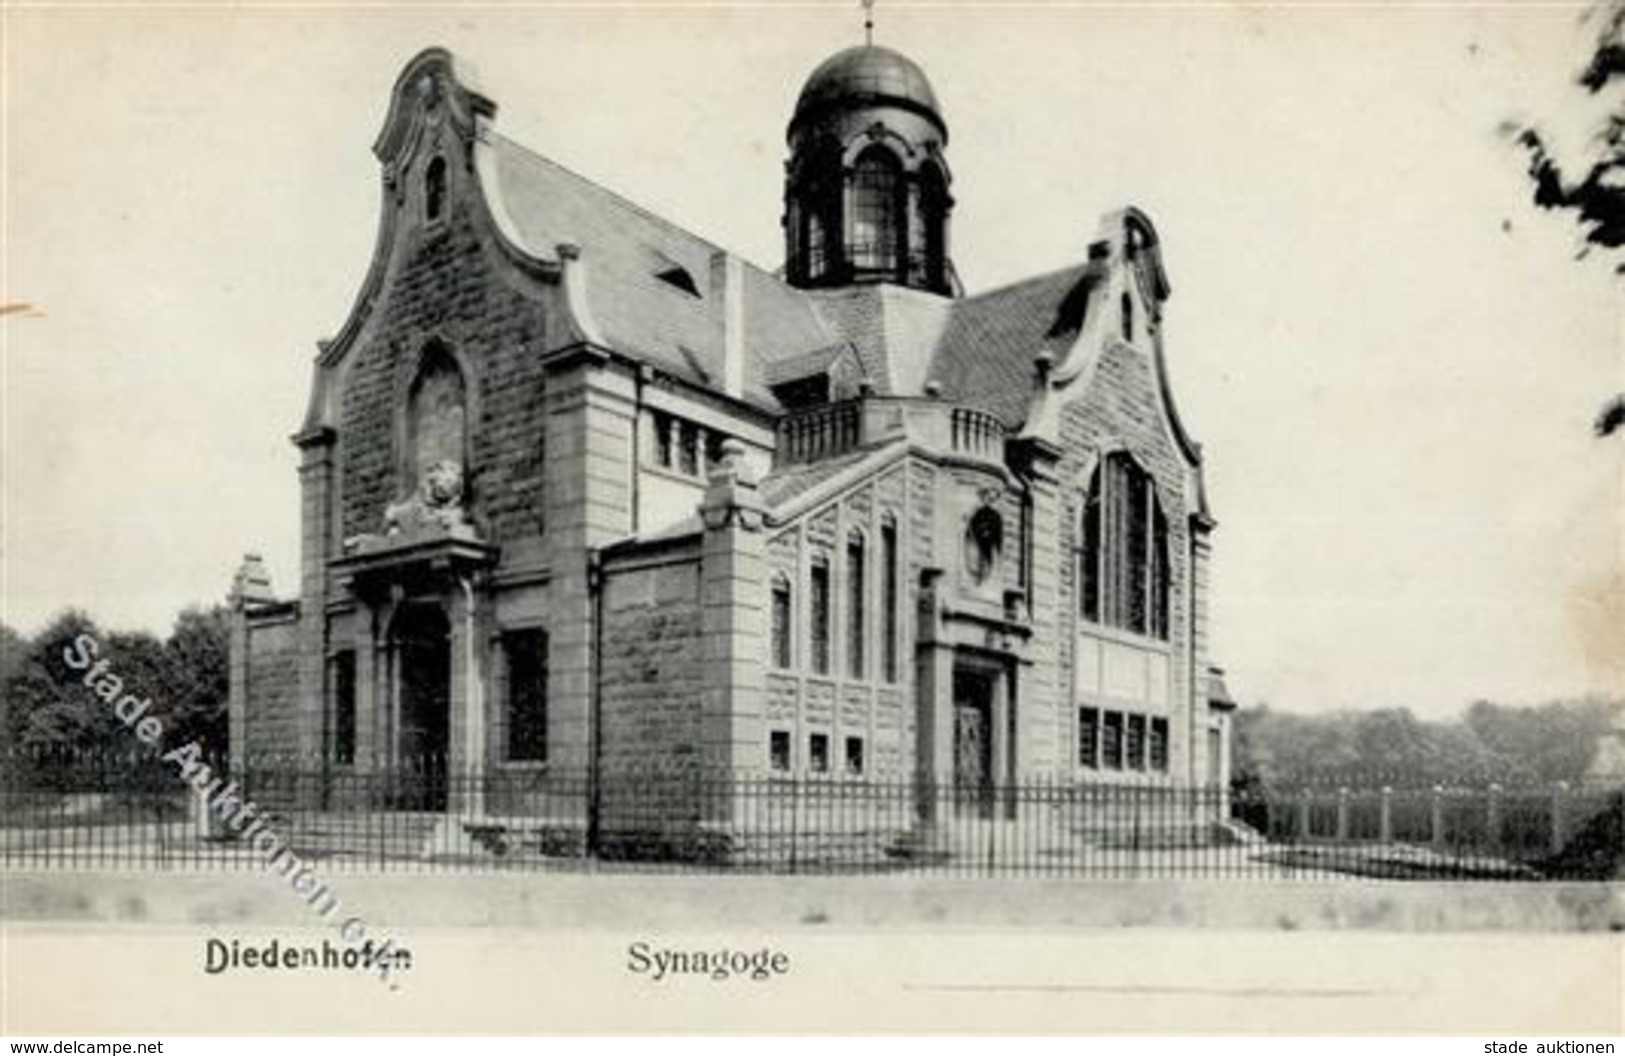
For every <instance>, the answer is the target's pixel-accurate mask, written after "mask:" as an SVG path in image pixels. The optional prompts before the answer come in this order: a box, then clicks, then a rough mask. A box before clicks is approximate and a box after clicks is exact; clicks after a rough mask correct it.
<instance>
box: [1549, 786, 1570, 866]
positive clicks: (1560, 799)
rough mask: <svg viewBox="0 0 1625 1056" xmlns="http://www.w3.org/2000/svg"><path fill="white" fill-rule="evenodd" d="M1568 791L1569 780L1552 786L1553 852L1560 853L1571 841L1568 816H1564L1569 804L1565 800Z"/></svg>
mask: <svg viewBox="0 0 1625 1056" xmlns="http://www.w3.org/2000/svg"><path fill="white" fill-rule="evenodd" d="M1568 792H1569V783H1568V782H1567V781H1559V782H1558V783H1557V784H1556V785H1555V786H1554V787H1553V788H1552V853H1553V854H1558V853H1560V852H1561V851H1562V850H1563V847H1564V846H1565V845H1566V844H1567V843H1568V842H1569V839H1568V832H1567V823H1568V818H1566V817H1565V816H1564V813H1565V810H1566V808H1567V806H1568V804H1567V803H1566V802H1565V800H1566V799H1567V798H1568Z"/></svg>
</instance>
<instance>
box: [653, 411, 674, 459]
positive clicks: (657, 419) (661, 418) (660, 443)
mask: <svg viewBox="0 0 1625 1056" xmlns="http://www.w3.org/2000/svg"><path fill="white" fill-rule="evenodd" d="M653 417H654V422H653V426H652V428H653V429H654V434H655V436H654V440H655V447H654V456H655V465H657V466H659V467H660V468H661V469H670V468H671V426H672V420H671V417H670V416H669V415H665V414H661V413H660V412H659V411H656V412H655V413H654V416H653Z"/></svg>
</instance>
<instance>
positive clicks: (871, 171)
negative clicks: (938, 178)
mask: <svg viewBox="0 0 1625 1056" xmlns="http://www.w3.org/2000/svg"><path fill="white" fill-rule="evenodd" d="M903 203H904V199H903V179H902V172H901V168H900V166H899V165H898V164H897V159H896V158H895V157H893V156H892V154H891V153H890V152H889V151H887V150H885V149H883V148H880V147H871V148H870V149H868V150H866V151H864V152H863V153H862V154H861V155H859V156H858V162H857V165H856V166H854V167H853V170H852V235H851V239H850V247H849V248H850V252H851V260H852V267H853V268H854V269H855V270H856V271H858V272H870V273H876V272H883V273H895V272H896V271H897V270H898V269H897V265H898V259H899V256H900V254H901V247H902V238H903V234H904V226H905V225H904V221H903Z"/></svg>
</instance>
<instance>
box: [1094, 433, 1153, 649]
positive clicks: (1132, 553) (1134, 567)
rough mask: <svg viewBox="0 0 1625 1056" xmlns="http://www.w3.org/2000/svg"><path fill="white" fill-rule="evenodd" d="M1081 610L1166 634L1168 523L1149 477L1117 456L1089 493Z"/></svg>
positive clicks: (1099, 619) (1097, 474) (1114, 623)
mask: <svg viewBox="0 0 1625 1056" xmlns="http://www.w3.org/2000/svg"><path fill="white" fill-rule="evenodd" d="M1080 534H1081V537H1082V538H1081V545H1080V547H1079V558H1078V612H1079V614H1080V615H1081V616H1082V617H1083V618H1084V619H1085V620H1088V621H1090V622H1093V623H1102V624H1105V625H1107V626H1109V627H1120V628H1122V629H1123V630H1127V631H1133V632H1135V633H1136V634H1144V635H1149V636H1150V637H1153V638H1161V639H1166V638H1167V637H1168V597H1169V587H1170V569H1169V563H1168V519H1167V517H1166V516H1165V515H1164V514H1163V512H1162V507H1161V504H1160V503H1159V502H1158V501H1157V489H1156V484H1155V482H1154V481H1153V480H1152V479H1151V475H1150V474H1149V473H1147V472H1146V471H1145V470H1144V469H1142V468H1140V466H1139V464H1138V463H1136V462H1135V461H1134V460H1133V459H1132V458H1130V457H1129V456H1128V455H1127V454H1124V453H1122V452H1117V453H1115V454H1112V455H1110V456H1108V457H1107V458H1106V460H1105V461H1104V462H1102V463H1101V464H1100V465H1098V466H1096V467H1095V471H1094V473H1093V474H1092V475H1091V476H1090V478H1089V486H1088V488H1087V490H1086V491H1085V493H1084V503H1083V524H1082V526H1081V532H1080Z"/></svg>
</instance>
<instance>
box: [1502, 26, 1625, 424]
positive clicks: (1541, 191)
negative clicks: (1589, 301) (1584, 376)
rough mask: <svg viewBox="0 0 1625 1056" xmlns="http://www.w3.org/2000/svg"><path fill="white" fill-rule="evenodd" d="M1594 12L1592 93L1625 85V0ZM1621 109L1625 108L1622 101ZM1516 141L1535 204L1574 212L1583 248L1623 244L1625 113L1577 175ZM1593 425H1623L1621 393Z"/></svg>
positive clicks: (1624, 269) (1544, 150) (1531, 133)
mask: <svg viewBox="0 0 1625 1056" xmlns="http://www.w3.org/2000/svg"><path fill="white" fill-rule="evenodd" d="M1597 12H1598V13H1599V14H1600V15H1601V24H1600V27H1599V29H1598V32H1597V38H1596V46H1595V48H1594V49H1593V51H1592V53H1591V57H1590V59H1589V61H1588V62H1587V63H1586V65H1585V68H1584V69H1583V70H1582V71H1581V72H1580V75H1579V77H1578V78H1577V80H1578V81H1579V84H1580V85H1581V87H1583V88H1584V89H1585V90H1586V91H1588V92H1590V93H1591V94H1592V95H1599V94H1601V93H1602V92H1604V91H1605V90H1608V89H1609V88H1610V87H1617V86H1618V82H1620V81H1625V0H1605V3H1603V4H1602V5H1601V6H1599V7H1598V8H1597ZM1621 106H1622V107H1625V100H1622V104H1621ZM1517 141H1518V144H1519V145H1520V146H1522V147H1523V148H1524V150H1525V151H1526V152H1527V153H1528V155H1529V178H1530V180H1531V181H1533V183H1534V201H1535V204H1536V205H1537V206H1539V207H1540V208H1542V209H1556V210H1565V211H1569V212H1572V213H1573V214H1574V215H1575V219H1576V222H1577V223H1578V224H1579V225H1580V232H1581V237H1582V238H1583V239H1584V240H1585V243H1586V246H1585V248H1586V250H1589V249H1591V248H1592V247H1597V248H1600V249H1603V250H1617V249H1619V248H1621V247H1622V246H1625V109H1621V108H1616V109H1615V110H1614V112H1613V113H1611V114H1609V115H1608V117H1607V118H1606V119H1605V120H1604V122H1603V125H1602V127H1601V128H1600V129H1598V131H1597V133H1596V135H1595V136H1593V137H1592V141H1591V148H1592V149H1591V152H1590V155H1589V157H1588V158H1587V159H1586V160H1585V161H1583V162H1581V163H1580V167H1579V170H1578V172H1576V171H1575V170H1574V169H1573V168H1572V167H1565V165H1564V164H1563V163H1561V162H1559V160H1558V159H1557V157H1556V156H1555V154H1554V153H1553V151H1552V149H1551V147H1550V145H1549V144H1548V142H1547V140H1546V138H1545V137H1543V136H1542V135H1541V133H1540V131H1539V130H1538V129H1536V128H1533V127H1528V128H1524V129H1523V130H1522V131H1520V132H1519V133H1518V135H1517ZM1583 253H1584V250H1582V255H1583ZM1614 272H1615V274H1619V275H1625V260H1621V261H1620V262H1619V263H1617V264H1615V265H1614ZM1593 427H1594V429H1595V431H1596V433H1597V435H1598V436H1609V435H1612V434H1613V433H1615V432H1618V431H1620V429H1621V428H1622V427H1625V394H1621V395H1618V396H1615V397H1614V398H1613V399H1612V400H1610V401H1609V402H1608V404H1606V405H1605V406H1604V407H1603V408H1602V410H1601V412H1600V413H1599V414H1598V415H1597V419H1596V421H1595V423H1593Z"/></svg>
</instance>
